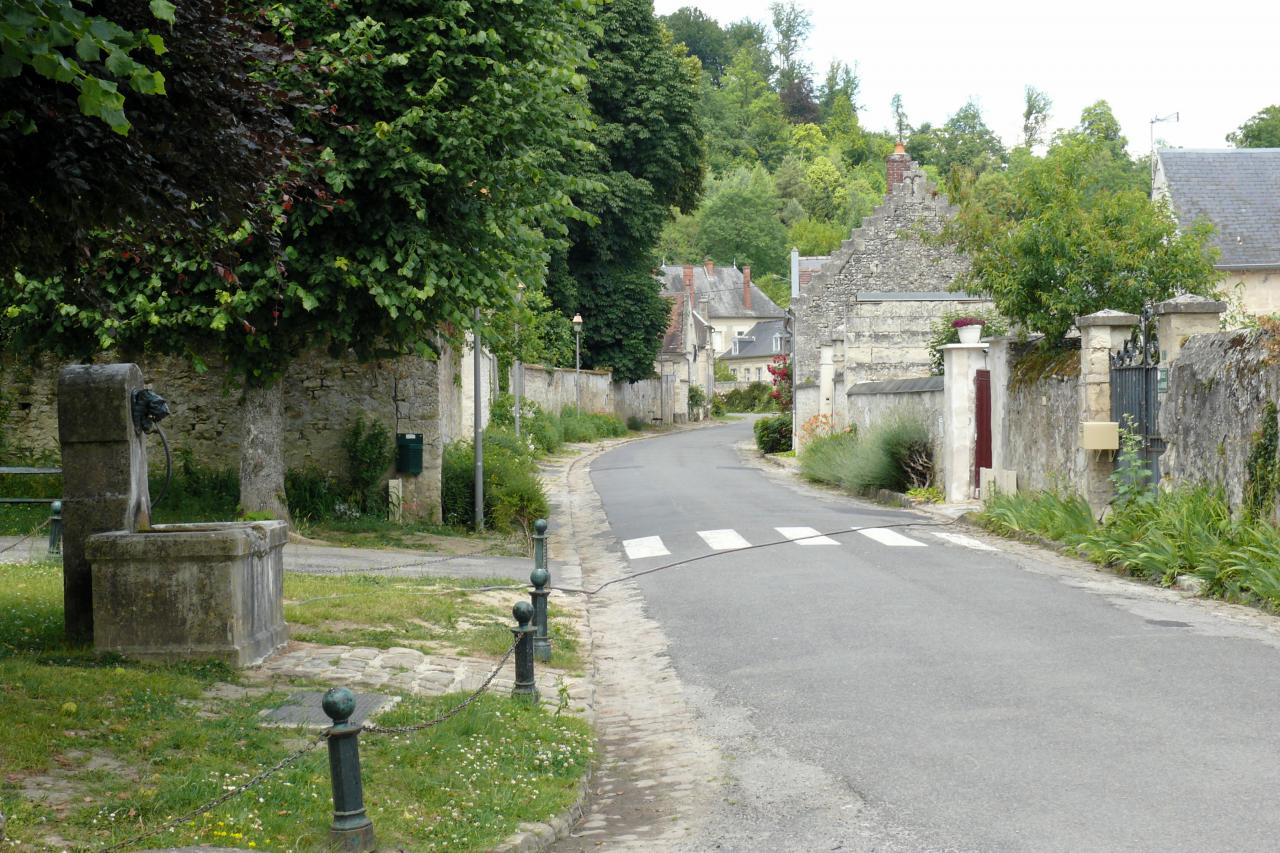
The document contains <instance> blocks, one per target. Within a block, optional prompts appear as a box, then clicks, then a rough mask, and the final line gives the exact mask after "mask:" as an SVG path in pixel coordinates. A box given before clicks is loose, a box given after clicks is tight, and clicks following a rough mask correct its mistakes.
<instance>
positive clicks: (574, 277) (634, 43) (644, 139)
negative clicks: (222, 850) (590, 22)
mask: <svg viewBox="0 0 1280 853" xmlns="http://www.w3.org/2000/svg"><path fill="white" fill-rule="evenodd" d="M599 23H600V26H599V29H598V32H597V33H596V35H595V36H594V37H593V38H592V40H591V46H590V51H591V57H592V59H593V62H594V66H593V68H592V69H591V71H590V87H589V92H588V97H589V102H590V107H591V111H592V114H593V118H594V128H593V129H592V130H591V132H590V134H589V136H588V138H589V140H590V141H591V143H592V144H593V148H592V150H591V151H588V152H584V153H583V154H581V155H580V156H579V157H578V158H577V162H576V164H575V168H576V170H577V172H578V174H579V175H580V176H581V177H582V178H583V179H584V181H583V184H582V186H581V187H580V188H579V189H578V190H577V191H576V192H575V193H574V199H575V201H576V202H577V204H578V206H579V207H580V208H581V209H582V210H584V211H586V212H587V213H589V214H590V216H591V217H592V222H591V224H587V223H575V224H574V225H573V227H572V228H571V231H570V238H571V242H570V246H569V248H568V252H567V255H566V259H565V266H564V271H565V273H566V274H565V275H563V276H561V275H557V276H555V279H554V281H553V285H554V286H553V287H552V289H551V294H552V297H553V299H554V301H555V302H556V305H557V307H558V308H560V310H561V311H562V312H563V313H565V314H569V315H571V314H573V313H574V312H575V311H576V312H580V313H581V314H582V316H583V319H584V321H585V323H584V326H583V362H584V364H587V365H589V366H593V367H609V368H611V369H612V370H613V372H614V376H615V377H616V378H618V379H622V380H626V381H632V380H636V379H641V378H644V377H646V376H649V375H650V374H651V373H652V372H653V362H654V358H655V356H656V355H657V350H658V346H659V344H660V341H661V337H662V332H663V330H665V329H666V325H667V319H668V314H669V306H668V304H667V303H666V301H665V300H664V299H663V298H662V297H661V296H660V295H659V285H658V283H657V281H656V280H655V279H654V276H653V268H654V267H655V266H656V265H657V262H658V260H659V258H658V257H657V256H656V252H655V249H656V248H657V246H658V243H659V238H660V237H661V235H662V231H663V226H664V225H665V224H666V223H667V221H668V219H669V218H670V212H671V208H672V207H675V208H677V209H679V210H681V211H685V212H687V211H689V210H692V209H693V207H694V205H695V203H696V202H697V199H698V195H699V193H700V192H701V189H702V179H703V165H702V164H703V147H702V126H701V123H700V121H699V117H698V98H699V87H700V84H701V81H700V76H699V73H698V67H697V63H696V61H694V60H693V59H691V58H690V57H688V56H687V55H686V54H685V51H684V48H683V47H681V46H678V45H675V44H674V43H673V42H672V41H671V37H670V34H669V33H667V31H666V30H665V29H664V28H663V27H662V25H661V24H660V23H659V21H658V20H657V18H655V17H654V14H653V3H652V0H614V2H613V3H611V4H609V5H608V6H606V7H605V9H604V12H603V13H602V14H601V16H600V19H599Z"/></svg>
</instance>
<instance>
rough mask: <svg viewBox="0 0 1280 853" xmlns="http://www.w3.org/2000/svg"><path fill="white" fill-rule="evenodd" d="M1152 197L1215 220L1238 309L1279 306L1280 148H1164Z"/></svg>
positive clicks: (1188, 214)
mask: <svg viewBox="0 0 1280 853" xmlns="http://www.w3.org/2000/svg"><path fill="white" fill-rule="evenodd" d="M1151 196H1152V198H1153V199H1156V200H1159V199H1165V200H1167V201H1168V202H1169V205H1170V207H1171V209H1172V210H1173V214H1174V216H1176V217H1177V219H1178V221H1179V223H1181V224H1183V225H1188V226H1189V225H1191V224H1192V223H1194V222H1196V221H1198V220H1202V219H1203V220H1207V221H1209V222H1210V223H1212V224H1213V227H1214V232H1213V237H1212V243H1213V245H1214V246H1217V247H1218V251H1219V252H1221V256H1220V257H1219V258H1218V261H1217V263H1216V264H1215V267H1216V269H1218V270H1219V271H1220V272H1221V273H1222V279H1221V289H1222V292H1223V296H1225V297H1226V298H1227V299H1228V300H1229V301H1230V302H1231V304H1232V307H1233V309H1234V310H1235V311H1237V312H1240V313H1245V314H1274V313H1277V312H1280V148H1228V149H1161V150H1159V151H1157V152H1156V163H1155V174H1154V176H1153V180H1152V182H1151Z"/></svg>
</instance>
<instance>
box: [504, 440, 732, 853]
mask: <svg viewBox="0 0 1280 853" xmlns="http://www.w3.org/2000/svg"><path fill="white" fill-rule="evenodd" d="M715 424H716V421H714V420H707V421H697V422H695V423H693V424H688V425H682V426H679V427H676V428H675V429H673V430H667V431H663V432H659V433H652V434H641V435H634V436H631V435H629V436H624V437H619V438H615V439H605V440H604V441H599V442H595V443H593V444H589V445H585V446H583V448H582V452H581V453H577V454H575V455H574V456H572V457H566V458H559V459H556V460H554V464H553V465H552V466H548V467H544V468H543V469H542V472H541V473H542V479H543V483H544V485H546V486H547V487H548V492H550V494H548V498H550V499H551V502H552V504H553V505H554V506H555V508H556V509H558V510H561V511H562V512H561V513H560V514H561V515H563V516H564V517H566V518H568V512H567V505H566V503H567V498H568V494H567V490H562V488H561V486H562V483H563V481H562V480H560V479H558V478H557V476H556V475H558V474H560V473H561V472H562V471H563V470H564V468H565V467H567V466H568V465H571V464H573V463H574V462H575V461H577V460H579V459H582V458H583V457H586V456H592V455H596V456H598V455H599V454H601V453H604V452H606V451H608V450H612V449H613V448H615V447H620V446H621V445H623V444H630V443H631V442H633V441H644V440H645V439H650V438H658V437H659V436H663V435H668V434H669V433H670V432H676V431H684V430H691V429H701V428H703V427H705V426H709V425H715ZM558 529H563V528H558ZM549 547H550V548H553V549H555V550H556V551H557V552H558V553H557V556H558V558H559V559H560V562H561V566H560V568H561V571H563V570H564V569H568V568H573V569H576V570H577V573H578V579H577V583H578V585H579V586H581V583H582V565H581V562H580V560H579V558H578V554H577V549H576V547H575V545H574V543H573V541H572V538H571V537H564V536H561V537H558V538H557V539H552V540H551V541H550V543H549ZM549 557H550V554H548V558H549ZM566 558H568V559H566ZM580 617H581V618H580V620H579V628H578V635H579V639H580V641H581V642H582V646H583V648H584V649H585V650H586V654H587V667H586V673H587V674H586V675H585V676H584V677H583V680H582V684H583V686H584V687H585V688H586V690H587V692H588V695H589V696H590V697H591V699H590V701H589V702H588V703H587V708H588V709H589V713H588V714H587V715H586V716H587V722H588V723H590V725H591V729H592V740H593V742H594V741H595V740H597V738H596V733H595V726H596V720H595V715H596V710H597V704H596V699H595V683H594V681H593V679H592V678H591V675H592V674H593V673H594V667H595V640H594V637H593V635H592V633H591V615H590V612H589V610H588V608H587V607H586V606H585V603H584V605H583V607H582V611H581V614H580ZM596 760H599V753H598V752H597V754H596V757H595V758H594V759H593V764H592V765H589V766H588V767H587V770H586V772H585V773H583V775H582V778H581V779H580V780H579V781H578V794H577V796H576V797H574V801H573V804H572V805H571V806H569V808H568V809H566V810H565V811H563V812H561V813H560V814H558V815H554V816H552V817H550V818H548V819H547V820H546V821H540V822H530V823H522V824H520V827H519V828H518V829H517V830H516V832H515V833H514V834H513V835H511V836H510V837H508V838H507V840H506V841H503V842H502V843H501V844H499V845H498V846H496V847H493V848H490V852H489V853H543V851H545V850H548V849H550V847H551V845H553V844H555V843H556V842H557V841H561V840H563V839H565V838H568V837H569V833H570V832H571V831H572V830H573V828H574V826H576V825H577V824H578V822H579V821H580V820H582V818H583V816H584V815H585V814H586V813H587V807H588V805H589V804H590V802H591V782H592V780H593V778H594V776H595V766H594V761H596Z"/></svg>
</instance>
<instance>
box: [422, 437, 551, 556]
mask: <svg viewBox="0 0 1280 853" xmlns="http://www.w3.org/2000/svg"><path fill="white" fill-rule="evenodd" d="M484 442H485V445H484V446H485V452H484V506H485V516H486V519H487V521H488V523H489V526H490V527H492V528H493V529H495V530H502V531H514V530H520V531H522V532H524V533H525V534H526V535H528V533H529V531H530V530H531V528H532V525H533V522H534V520H535V519H537V518H541V517H544V516H545V515H546V514H547V512H548V510H549V506H548V504H547V496H546V493H545V492H544V491H543V488H542V481H541V480H540V479H539V478H538V466H537V463H536V462H534V459H533V451H532V449H531V445H532V444H534V443H536V442H533V441H532V439H531V437H526V436H523V435H522V436H520V437H519V438H517V437H516V436H515V434H514V433H513V432H511V431H509V430H505V429H502V428H500V427H498V428H493V427H491V428H490V429H488V430H485V434H484ZM475 459H476V457H475V448H474V447H473V446H472V444H471V443H470V442H462V441H459V442H454V443H453V444H450V445H448V446H447V447H445V450H444V464H443V468H442V470H441V476H440V480H441V483H440V486H441V489H440V491H441V504H442V513H443V516H444V522H445V523H446V524H451V525H456V526H459V527H472V526H474V525H475V479H474V478H475Z"/></svg>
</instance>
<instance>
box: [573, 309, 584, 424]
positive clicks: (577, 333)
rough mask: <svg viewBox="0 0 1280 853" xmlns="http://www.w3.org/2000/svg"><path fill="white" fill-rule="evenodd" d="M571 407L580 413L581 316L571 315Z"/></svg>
mask: <svg viewBox="0 0 1280 853" xmlns="http://www.w3.org/2000/svg"><path fill="white" fill-rule="evenodd" d="M573 407H574V408H575V409H577V410H578V411H582V315H581V314H574V315H573Z"/></svg>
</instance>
